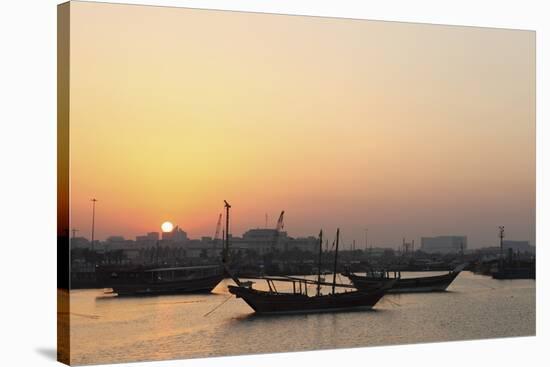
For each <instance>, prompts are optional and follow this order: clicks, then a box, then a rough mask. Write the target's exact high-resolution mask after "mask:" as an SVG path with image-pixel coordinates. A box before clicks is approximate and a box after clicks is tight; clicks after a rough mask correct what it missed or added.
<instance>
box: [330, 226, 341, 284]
mask: <svg viewBox="0 0 550 367" xmlns="http://www.w3.org/2000/svg"><path fill="white" fill-rule="evenodd" d="M339 238H340V228H338V229H337V230H336V249H335V250H334V274H333V276H332V294H334V293H335V292H336V266H337V265H338V240H339Z"/></svg>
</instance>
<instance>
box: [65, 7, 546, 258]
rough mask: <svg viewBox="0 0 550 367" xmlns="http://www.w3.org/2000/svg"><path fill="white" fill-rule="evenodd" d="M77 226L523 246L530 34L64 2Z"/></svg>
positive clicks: (530, 154)
mask: <svg viewBox="0 0 550 367" xmlns="http://www.w3.org/2000/svg"><path fill="white" fill-rule="evenodd" d="M70 34H71V40H70V42H71V48H70V52H71V70H70V83H71V91H70V101H71V102H70V103H71V105H70V121H71V126H70V144H71V145H70V153H71V158H70V159H71V162H70V169H71V194H70V195H71V207H70V209H71V228H77V229H78V230H79V232H78V235H79V236H84V237H88V238H89V237H90V232H91V229H90V228H91V215H92V207H91V202H90V199H91V198H92V197H95V198H97V199H98V202H97V206H96V227H95V238H96V239H100V240H103V239H105V238H106V237H107V236H110V235H122V236H125V237H126V238H134V237H135V236H136V235H142V234H145V233H146V232H150V231H157V232H160V224H161V223H162V222H164V221H171V222H173V223H174V224H177V225H179V226H180V227H181V228H182V229H183V230H185V231H186V232H187V233H188V235H189V236H190V237H191V238H199V237H201V236H213V235H214V232H215V227H216V221H217V216H218V214H219V213H221V212H222V210H223V200H224V199H225V200H227V201H228V202H229V203H230V204H231V205H232V206H233V207H232V213H231V219H232V225H231V231H232V233H233V234H234V235H238V236H240V235H241V234H242V233H243V232H244V231H245V230H247V229H249V228H256V227H265V214H266V213H267V214H268V215H269V227H270V228H274V227H275V222H276V220H277V217H278V215H279V213H280V211H281V210H285V228H284V230H285V231H287V232H288V233H289V235H290V236H295V237H298V236H306V235H317V233H318V232H319V229H320V228H323V229H324V231H325V233H327V234H329V237H328V238H329V239H330V238H332V237H331V236H333V234H334V232H335V231H336V227H340V228H341V230H342V234H343V240H344V241H345V242H346V243H350V242H351V241H352V240H353V239H355V240H356V241H357V247H358V248H362V247H363V245H364V241H365V228H368V238H369V245H371V244H372V245H373V246H384V245H392V244H393V245H398V244H400V243H401V241H402V238H403V237H405V238H407V240H412V239H415V243H418V247H419V246H420V243H419V242H417V241H419V239H420V237H423V236H424V237H426V236H435V235H447V234H451V235H453V234H454V235H466V236H468V247H470V248H472V247H479V246H489V245H496V244H497V242H498V237H497V232H498V226H499V225H503V226H505V229H506V238H505V239H507V240H528V241H529V242H530V243H531V244H532V245H536V242H535V207H536V206H535V33H534V32H531V31H520V30H505V29H492V28H476V27H458V26H442V25H424V24H413V23H397V22H396V23H394V22H382V21H367V20H350V19H339V18H322V17H306V16H286V15H272V14H255V13H244V12H226V11H214V10H193V9H184V8H170V7H151V6H130V5H120V4H105V3H103V4H100V3H86V2H73V3H71V33H70Z"/></svg>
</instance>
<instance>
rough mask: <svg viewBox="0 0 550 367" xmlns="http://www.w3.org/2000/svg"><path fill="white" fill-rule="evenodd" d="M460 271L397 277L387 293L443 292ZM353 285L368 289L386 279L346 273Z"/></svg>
mask: <svg viewBox="0 0 550 367" xmlns="http://www.w3.org/2000/svg"><path fill="white" fill-rule="evenodd" d="M458 274H460V272H450V273H449V274H444V275H436V276H432V277H420V278H405V279H397V281H396V282H395V284H394V285H393V287H392V288H391V289H388V291H387V293H424V292H443V291H445V290H447V288H448V287H449V285H450V284H451V283H452V282H453V281H454V280H455V279H456V277H457V276H458ZM346 276H347V277H348V278H349V279H350V280H351V282H352V283H353V285H354V286H355V287H356V288H357V289H359V290H364V291H368V290H371V289H376V288H379V287H380V284H381V283H382V282H383V281H385V280H384V279H379V278H372V277H366V276H360V275H355V274H347V275H346Z"/></svg>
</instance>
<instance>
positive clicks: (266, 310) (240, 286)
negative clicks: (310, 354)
mask: <svg viewBox="0 0 550 367" xmlns="http://www.w3.org/2000/svg"><path fill="white" fill-rule="evenodd" d="M339 233H340V230H338V231H337V234H336V250H335V259H334V275H333V281H332V283H327V282H323V281H321V272H320V270H319V273H318V276H317V280H310V279H306V278H297V277H262V278H257V279H263V280H265V281H267V285H268V287H269V290H258V289H254V288H253V283H252V282H250V281H248V282H242V281H241V280H240V279H238V278H237V277H235V276H232V278H233V280H234V281H235V283H236V286H232V285H230V286H228V288H229V292H230V293H232V294H234V295H235V296H236V297H237V298H241V299H243V300H244V301H245V302H246V303H247V304H248V305H249V306H250V307H251V308H252V309H253V310H254V311H255V312H256V313H260V314H277V313H307V312H334V311H343V310H355V309H370V308H372V307H373V306H374V305H375V304H376V303H377V302H378V301H379V300H380V299H381V298H382V297H383V296H384V294H385V293H386V291H387V290H388V289H389V288H391V286H392V285H393V284H394V283H395V280H394V279H389V280H386V281H384V282H381V283H380V284H379V287H378V288H377V289H372V290H369V291H362V290H357V289H355V287H353V286H352V285H349V284H337V283H336V266H337V261H338V242H339ZM322 237H323V231H321V232H320V234H319V269H321V254H322V243H323V238H322ZM230 275H231V274H230ZM277 281H279V282H291V283H292V292H279V291H278V290H277V288H276V286H275V282H277ZM308 285H315V287H316V292H315V294H312V295H309V294H308ZM321 286H331V287H332V291H331V292H330V293H328V294H322V292H321ZM336 288H339V289H342V288H343V289H346V290H348V289H351V290H350V291H344V292H336Z"/></svg>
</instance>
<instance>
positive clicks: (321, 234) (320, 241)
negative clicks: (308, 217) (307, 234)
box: [317, 229, 323, 296]
mask: <svg viewBox="0 0 550 367" xmlns="http://www.w3.org/2000/svg"><path fill="white" fill-rule="evenodd" d="M322 255H323V230H322V229H321V232H319V265H318V268H319V270H318V271H317V295H318V296H320V295H321V256H322Z"/></svg>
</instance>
